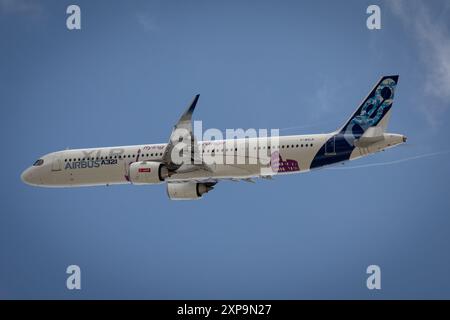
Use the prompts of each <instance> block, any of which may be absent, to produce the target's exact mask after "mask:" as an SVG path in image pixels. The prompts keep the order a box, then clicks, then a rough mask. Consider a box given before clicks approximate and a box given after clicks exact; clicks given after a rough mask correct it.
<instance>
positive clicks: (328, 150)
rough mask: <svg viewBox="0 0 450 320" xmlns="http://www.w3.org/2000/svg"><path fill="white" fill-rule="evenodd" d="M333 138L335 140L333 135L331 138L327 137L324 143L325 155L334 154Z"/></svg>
mask: <svg viewBox="0 0 450 320" xmlns="http://www.w3.org/2000/svg"><path fill="white" fill-rule="evenodd" d="M335 140H336V137H335V136H333V137H332V138H330V139H328V141H327V143H326V144H325V155H326V156H334V155H335V154H336V144H335Z"/></svg>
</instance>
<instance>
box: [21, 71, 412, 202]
mask: <svg viewBox="0 0 450 320" xmlns="http://www.w3.org/2000/svg"><path fill="white" fill-rule="evenodd" d="M398 79H399V76H398V75H393V76H384V77H382V78H381V79H380V80H379V81H378V82H377V84H376V85H375V87H374V88H373V89H372V90H371V91H370V92H369V94H368V96H367V97H366V98H365V99H364V100H363V101H362V103H361V104H360V106H359V107H358V108H357V109H356V111H355V112H354V113H353V114H352V116H351V117H350V119H349V120H348V121H347V122H346V123H345V124H344V125H343V126H342V127H340V128H339V129H338V130H336V131H333V132H330V133H325V134H309V135H290V136H278V137H276V139H273V137H271V138H270V139H268V138H267V137H250V138H249V137H244V138H234V139H223V140H211V141H197V139H196V138H195V136H194V134H193V126H192V114H193V112H194V109H195V107H196V105H197V102H198V99H199V95H196V96H195V98H194V99H193V101H192V102H191V103H190V105H189V106H188V108H187V110H186V111H185V112H184V113H183V114H182V116H181V118H180V119H179V121H178V122H177V123H176V124H175V126H174V128H173V130H172V133H171V136H170V138H169V142H168V143H159V144H148V145H134V146H119V147H106V148H89V149H73V150H63V151H57V152H52V153H49V154H46V155H44V156H42V157H41V158H39V159H38V160H37V161H36V162H35V163H34V164H33V165H32V166H31V167H29V168H27V169H26V170H25V171H24V172H23V173H22V174H21V179H22V181H23V182H25V183H26V184H29V185H32V186H40V187H79V186H100V185H103V186H105V185H106V186H109V185H116V184H135V185H151V184H161V183H165V184H166V188H167V194H168V197H169V198H170V199H172V200H194V199H200V198H202V197H203V195H204V194H206V193H208V192H210V191H211V190H213V189H214V187H215V185H216V184H217V183H218V182H219V181H220V180H231V181H248V182H254V179H256V178H264V179H272V178H273V177H274V176H277V175H286V174H294V173H304V172H308V171H311V170H314V169H318V168H323V167H326V166H331V165H337V164H340V163H343V162H346V161H350V160H355V159H358V158H362V157H365V156H368V155H370V154H373V153H376V152H379V151H383V150H385V149H388V148H392V147H394V146H397V145H400V144H402V143H405V142H406V139H407V138H406V136H405V135H402V134H395V133H387V132H386V129H387V125H388V122H389V119H390V116H391V107H392V103H393V99H394V92H395V89H396V87H397V83H398ZM274 141H275V142H274ZM181 142H183V143H181ZM180 145H181V146H180ZM255 152H256V153H255ZM251 153H252V154H254V155H255V156H254V157H252V156H251ZM208 157H209V158H208ZM224 158H226V159H228V160H230V159H231V160H232V161H223V159H224ZM255 158H256V159H257V160H259V159H263V158H264V159H266V161H254V160H255ZM205 159H207V160H208V161H205ZM211 159H212V161H211ZM267 159H268V160H267ZM219 160H220V161H219ZM250 160H252V161H250Z"/></svg>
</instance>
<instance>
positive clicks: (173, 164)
mask: <svg viewBox="0 0 450 320" xmlns="http://www.w3.org/2000/svg"><path fill="white" fill-rule="evenodd" d="M199 97H200V95H199V94H197V95H196V96H195V97H194V99H193V100H192V102H191V103H190V104H189V106H188V108H187V109H186V111H185V112H184V113H183V114H182V115H181V117H180V119H179V120H178V122H177V123H176V124H175V125H174V127H173V130H172V133H171V135H170V138H169V143H168V144H167V147H166V149H165V150H164V154H163V162H164V164H165V165H166V166H167V168H168V169H169V170H170V171H173V172H177V171H186V172H188V171H195V170H198V169H206V166H205V165H204V164H203V163H202V159H201V154H200V152H199V147H198V143H197V139H196V138H195V136H194V133H193V129H192V114H193V113H194V109H195V106H196V105H197V101H198V99H199ZM180 141H183V142H184V143H188V147H187V150H188V151H189V152H190V154H191V156H190V163H179V161H176V159H173V154H172V153H173V151H174V149H175V148H176V145H177V144H178V143H179V142H180ZM174 154H179V151H178V150H175V152H174Z"/></svg>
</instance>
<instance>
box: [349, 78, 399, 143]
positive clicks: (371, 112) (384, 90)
mask: <svg viewBox="0 0 450 320" xmlns="http://www.w3.org/2000/svg"><path fill="white" fill-rule="evenodd" d="M396 85H397V82H396V81H395V80H394V79H392V78H386V79H384V80H383V81H382V82H381V83H380V84H379V85H378V86H377V87H376V89H375V90H374V91H372V93H371V95H370V96H369V97H368V98H367V100H366V101H365V102H364V104H363V105H362V107H361V108H359V109H358V111H357V112H356V113H355V114H354V115H353V118H352V119H351V120H350V121H349V123H348V124H347V125H346V126H345V128H344V129H343V132H344V138H345V140H346V141H347V142H348V143H349V144H350V145H353V141H354V140H355V139H357V138H359V137H360V136H361V135H362V134H363V133H364V131H366V130H367V129H368V128H369V127H373V126H376V125H377V124H378V123H379V122H380V120H381V119H382V118H383V117H384V115H385V114H386V113H387V112H388V111H389V109H390V108H391V106H392V102H393V99H394V90H395V86H396Z"/></svg>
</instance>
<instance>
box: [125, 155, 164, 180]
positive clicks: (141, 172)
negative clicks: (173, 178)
mask: <svg viewBox="0 0 450 320" xmlns="http://www.w3.org/2000/svg"><path fill="white" fill-rule="evenodd" d="M168 176H169V171H168V170H167V168H166V167H165V166H164V165H163V164H162V163H160V162H153V161H140V162H133V163H132V164H130V171H129V177H130V182H131V183H133V184H155V183H161V182H163V181H164V180H165V179H166V178H167V177H168Z"/></svg>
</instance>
